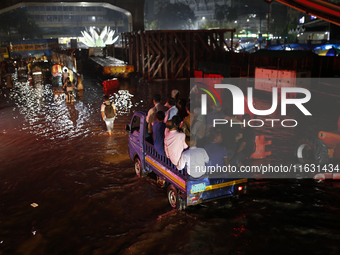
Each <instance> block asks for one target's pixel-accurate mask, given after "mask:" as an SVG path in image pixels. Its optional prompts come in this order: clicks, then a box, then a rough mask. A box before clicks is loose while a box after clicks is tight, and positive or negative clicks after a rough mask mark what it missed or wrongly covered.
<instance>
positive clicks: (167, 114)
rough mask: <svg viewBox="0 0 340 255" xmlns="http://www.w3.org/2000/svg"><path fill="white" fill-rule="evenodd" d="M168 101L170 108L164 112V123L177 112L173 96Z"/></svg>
mask: <svg viewBox="0 0 340 255" xmlns="http://www.w3.org/2000/svg"><path fill="white" fill-rule="evenodd" d="M168 103H169V105H170V109H169V110H167V111H166V112H165V118H164V123H166V122H167V121H168V120H171V119H172V117H174V116H176V115H177V113H178V109H177V107H176V100H175V99H174V98H172V97H171V98H169V100H168Z"/></svg>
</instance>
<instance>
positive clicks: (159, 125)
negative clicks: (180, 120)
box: [152, 111, 166, 156]
mask: <svg viewBox="0 0 340 255" xmlns="http://www.w3.org/2000/svg"><path fill="white" fill-rule="evenodd" d="M163 121H164V112H163V111H158V112H157V113H156V121H155V122H154V123H153V125H152V133H153V144H154V147H155V149H156V151H157V153H158V154H160V155H162V156H163V155H165V151H164V136H165V134H164V133H165V128H166V125H165V123H164V122H163Z"/></svg>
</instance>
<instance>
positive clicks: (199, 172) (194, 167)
mask: <svg viewBox="0 0 340 255" xmlns="http://www.w3.org/2000/svg"><path fill="white" fill-rule="evenodd" d="M208 162H209V156H208V154H207V152H206V151H205V149H202V148H197V147H196V140H195V138H193V137H191V138H190V148H189V149H187V150H185V151H183V153H182V155H181V157H180V159H179V161H178V164H177V168H178V169H183V168H184V167H185V166H187V173H188V174H189V175H190V176H191V177H193V178H199V177H202V176H203V175H204V174H205V173H206V168H205V164H206V163H208Z"/></svg>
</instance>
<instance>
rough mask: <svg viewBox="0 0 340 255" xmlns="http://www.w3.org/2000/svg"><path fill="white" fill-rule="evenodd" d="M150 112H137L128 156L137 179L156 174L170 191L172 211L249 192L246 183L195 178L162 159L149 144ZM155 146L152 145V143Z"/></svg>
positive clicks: (160, 182)
mask: <svg viewBox="0 0 340 255" xmlns="http://www.w3.org/2000/svg"><path fill="white" fill-rule="evenodd" d="M146 115H147V111H138V112H135V113H134V115H133V117H132V119H131V122H130V124H128V125H127V126H126V130H128V131H129V154H130V158H131V159H132V160H133V161H134V162H135V171H136V174H137V176H138V177H141V178H142V177H146V176H147V175H148V174H149V173H151V172H153V173H154V174H156V176H157V183H158V184H159V185H160V186H161V187H167V196H168V200H169V203H170V205H171V206H172V208H175V209H178V210H184V209H185V208H186V207H187V206H193V205H197V204H201V203H207V202H210V201H214V200H217V199H222V198H238V196H239V195H240V194H245V193H246V192H247V183H248V180H247V179H236V178H230V177H229V178H228V177H227V176H225V174H224V175H219V176H215V177H214V176H212V177H211V176H209V177H201V178H197V179H195V178H192V177H190V176H189V175H188V174H187V173H186V170H185V169H183V170H178V169H177V168H176V166H175V165H173V164H172V163H171V161H170V159H168V158H167V157H166V156H162V155H159V154H158V153H157V151H156V150H155V148H154V146H153V144H151V143H150V142H148V141H147V139H146V138H147V132H148V128H147V126H148V124H147V122H146ZM151 142H152V141H151Z"/></svg>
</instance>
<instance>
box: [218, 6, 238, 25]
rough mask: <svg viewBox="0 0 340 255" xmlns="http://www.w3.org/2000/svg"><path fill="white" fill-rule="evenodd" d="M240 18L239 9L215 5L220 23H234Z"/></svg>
mask: <svg viewBox="0 0 340 255" xmlns="http://www.w3.org/2000/svg"><path fill="white" fill-rule="evenodd" d="M237 18H238V7H229V6H228V5H226V4H224V5H218V4H215V19H216V20H217V21H218V22H219V23H220V25H221V24H222V23H223V22H222V21H228V22H232V21H235V20H237Z"/></svg>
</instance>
